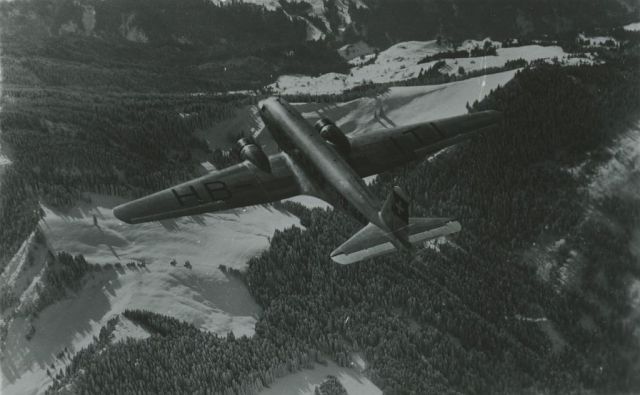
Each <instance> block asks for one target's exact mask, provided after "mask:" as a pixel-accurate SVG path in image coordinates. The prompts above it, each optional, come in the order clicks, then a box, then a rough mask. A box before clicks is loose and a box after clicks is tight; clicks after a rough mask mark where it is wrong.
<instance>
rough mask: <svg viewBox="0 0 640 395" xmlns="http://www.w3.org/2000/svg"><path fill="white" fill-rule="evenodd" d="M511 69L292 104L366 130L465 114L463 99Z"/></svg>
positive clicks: (310, 115)
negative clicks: (375, 93)
mask: <svg viewBox="0 0 640 395" xmlns="http://www.w3.org/2000/svg"><path fill="white" fill-rule="evenodd" d="M515 73H516V71H515V70H510V71H505V72H501V73H496V74H490V75H486V76H482V77H475V78H469V79H466V80H462V81H456V82H450V83H447V84H442V85H424V86H411V87H391V88H389V90H388V91H387V92H385V93H384V94H382V95H379V96H376V97H362V98H359V99H356V100H352V101H349V102H345V103H335V104H326V103H308V104H296V105H295V107H296V108H297V109H298V110H299V111H301V112H302V114H303V115H304V117H305V118H307V119H309V120H310V121H311V122H315V120H317V119H319V118H320V117H328V118H330V119H332V120H333V121H334V122H336V124H337V125H338V126H339V127H340V128H341V129H342V130H343V131H344V132H345V133H353V134H358V133H366V132H367V131H369V130H374V129H381V128H389V127H394V126H401V125H408V124H412V123H417V122H426V121H431V120H434V119H438V118H445V117H451V116H455V115H460V114H465V113H466V112H467V109H466V105H467V103H469V104H471V103H473V101H474V100H482V99H483V98H484V97H485V96H486V95H488V94H489V92H490V91H491V90H493V89H496V88H497V87H498V86H504V85H505V84H506V83H507V82H509V81H510V80H511V79H512V78H513V76H514V75H515ZM376 114H378V115H376ZM379 114H382V115H379Z"/></svg>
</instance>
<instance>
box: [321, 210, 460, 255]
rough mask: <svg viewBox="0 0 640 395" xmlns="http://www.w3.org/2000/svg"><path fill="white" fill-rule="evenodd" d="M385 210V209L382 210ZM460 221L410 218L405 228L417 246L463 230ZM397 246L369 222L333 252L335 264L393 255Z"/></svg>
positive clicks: (410, 241)
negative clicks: (391, 253)
mask: <svg viewBox="0 0 640 395" xmlns="http://www.w3.org/2000/svg"><path fill="white" fill-rule="evenodd" d="M383 211H384V210H383ZM460 229H461V226H460V223H459V222H457V221H453V220H451V219H449V218H409V220H408V226H406V227H405V231H406V234H407V242H408V243H409V244H410V245H417V244H420V243H423V242H425V241H427V240H431V239H435V238H438V237H441V236H446V235H449V234H452V233H456V232H458V231H460ZM394 250H395V247H394V245H393V243H392V242H391V240H390V238H389V235H388V234H387V233H385V231H383V230H382V229H380V228H379V227H377V226H376V225H374V224H372V223H369V224H367V225H366V226H365V227H364V228H362V229H360V230H359V231H358V232H357V233H356V234H355V235H353V236H352V237H351V238H350V239H349V240H347V241H346V242H345V243H344V244H342V245H341V246H340V247H338V248H336V249H335V250H334V251H333V252H332V253H331V259H333V261H334V262H337V263H340V264H343V265H347V264H350V263H355V262H359V261H362V260H365V259H369V258H374V257H377V256H381V255H385V254H388V253H390V252H393V251H394Z"/></svg>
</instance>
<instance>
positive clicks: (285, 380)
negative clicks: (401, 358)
mask: <svg viewBox="0 0 640 395" xmlns="http://www.w3.org/2000/svg"><path fill="white" fill-rule="evenodd" d="M328 375H333V376H335V377H336V378H337V379H338V381H340V383H341V384H342V386H343V387H344V388H345V389H346V390H347V393H348V394H349V395H382V391H381V390H380V389H379V388H378V387H376V385H375V384H373V383H372V382H371V380H369V379H368V378H366V377H365V376H364V375H363V374H362V373H359V372H357V371H356V370H354V369H350V368H343V367H340V366H338V365H336V364H335V363H333V362H328V363H327V366H323V365H319V364H316V365H315V368H314V369H311V370H309V369H305V370H302V371H300V372H297V373H293V374H289V375H287V376H284V377H281V378H279V379H276V381H275V382H274V383H273V384H271V386H270V387H269V388H266V389H264V390H262V391H261V392H260V395H313V394H314V391H315V389H316V388H317V387H318V386H319V385H320V384H322V382H323V381H324V380H325V379H326V377H327V376H328Z"/></svg>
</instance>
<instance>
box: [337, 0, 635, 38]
mask: <svg viewBox="0 0 640 395" xmlns="http://www.w3.org/2000/svg"><path fill="white" fill-rule="evenodd" d="M365 3H366V4H367V5H368V6H369V7H368V8H359V7H356V6H354V5H352V6H351V8H350V14H351V18H352V20H353V24H352V26H350V28H349V29H348V32H347V35H348V36H354V37H355V36H360V37H363V38H365V39H366V40H367V41H368V42H369V43H371V44H374V45H380V46H386V45H390V44H392V43H394V42H397V41H405V40H428V39H433V37H436V36H437V35H440V36H441V37H443V38H450V39H452V40H453V41H454V42H458V43H459V42H461V41H462V40H464V39H467V38H476V39H481V38H485V37H492V38H493V39H504V38H513V37H518V38H528V37H535V38H542V37H544V36H548V35H555V36H562V35H565V36H566V37H573V36H575V34H576V33H577V32H579V31H583V30H588V31H589V30H594V29H596V28H605V29H606V28H612V27H616V26H621V25H624V24H625V23H629V22H632V21H635V20H637V19H638V17H639V16H640V15H639V13H640V4H638V2H637V1H634V0H623V1H617V0H606V1H602V0H562V1H554V0H488V1H467V0H366V1H365Z"/></svg>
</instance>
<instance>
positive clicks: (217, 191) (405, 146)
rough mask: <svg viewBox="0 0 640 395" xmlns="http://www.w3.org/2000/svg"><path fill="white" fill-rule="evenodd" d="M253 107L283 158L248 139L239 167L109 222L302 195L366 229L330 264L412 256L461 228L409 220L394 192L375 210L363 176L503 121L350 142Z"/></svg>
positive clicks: (490, 118) (437, 125) (283, 107)
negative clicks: (416, 248)
mask: <svg viewBox="0 0 640 395" xmlns="http://www.w3.org/2000/svg"><path fill="white" fill-rule="evenodd" d="M258 106H259V111H260V116H261V117H262V119H263V120H264V123H265V125H266V127H267V128H268V129H269V131H270V133H271V135H272V136H273V138H274V140H275V141H276V143H277V144H278V145H279V147H280V149H281V152H279V153H277V154H275V155H271V156H267V155H266V154H265V153H264V152H263V150H262V148H261V147H260V146H258V145H257V144H256V143H255V142H254V141H253V140H251V139H245V138H242V139H240V140H239V141H238V143H237V146H238V149H239V152H240V157H241V158H242V159H243V160H244V161H243V162H242V163H238V164H236V165H233V166H231V167H228V168H225V169H222V170H219V171H213V172H211V173H209V174H207V175H205V176H203V177H200V178H196V179H194V180H191V181H188V182H185V183H183V184H180V185H177V186H175V187H173V188H169V189H166V190H163V191H160V192H157V193H154V194H152V195H149V196H146V197H143V198H140V199H137V200H134V201H132V202H129V203H126V204H123V205H120V206H118V207H116V208H115V209H114V214H115V216H116V217H117V218H119V219H121V220H123V221H125V222H128V223H131V224H134V223H140V222H148V221H157V220H162V219H167V218H174V217H181V216H186V215H194V214H201V213H206V212H213V211H220V210H228V209H232V208H237V207H243V206H251V205H256V204H262V203H268V202H273V201H278V200H282V199H285V198H289V197H292V196H296V195H300V194H305V195H312V196H316V197H318V198H320V199H323V200H325V201H327V202H328V203H330V204H332V205H333V206H334V207H336V208H338V209H343V210H345V211H347V212H348V213H350V214H351V215H353V216H354V217H355V218H356V219H358V220H359V221H361V222H362V223H363V224H365V226H364V228H362V229H361V230H360V231H358V232H357V233H356V234H355V235H353V236H352V237H351V238H350V239H349V240H347V241H346V242H345V243H344V244H342V245H341V246H340V247H338V248H337V249H336V250H334V251H333V252H332V253H331V258H332V259H333V260H334V261H335V262H338V263H341V264H349V263H354V262H358V261H361V260H364V259H368V258H372V257H375V256H379V255H383V254H386V253H389V252H391V251H393V250H394V247H395V248H397V249H399V250H401V251H407V252H411V251H413V248H414V246H415V245H418V244H419V243H423V242H424V241H426V240H430V239H434V238H437V237H440V236H445V235H448V234H451V233H455V232H458V231H459V230H460V229H461V227H460V224H459V223H458V222H457V221H453V220H451V219H449V218H409V201H408V198H407V195H406V194H405V193H404V192H403V191H402V190H401V189H400V187H397V186H396V187H394V188H393V189H392V190H391V191H390V192H389V195H388V197H387V199H386V201H385V202H384V204H381V202H380V201H378V199H376V198H375V197H374V196H373V195H372V193H371V192H370V191H369V190H368V189H367V187H366V186H365V183H364V182H363V180H362V178H363V177H367V176H370V175H373V174H377V173H380V172H383V171H385V170H387V169H391V168H393V167H396V166H399V165H402V164H404V163H407V162H410V161H414V160H417V159H420V158H423V157H424V156H425V155H427V154H430V153H434V152H437V151H439V150H441V149H442V148H444V147H447V146H450V145H453V144H456V143H458V142H460V141H462V140H466V139H468V138H469V137H471V136H472V135H473V134H476V133H478V132H482V131H485V130H487V129H490V128H492V127H494V126H496V124H497V123H498V122H499V121H500V119H501V115H500V113H499V112H496V111H483V112H478V113H473V114H468V115H461V116H457V117H452V118H446V119H441V120H437V121H432V122H424V123H419V124H415V125H409V126H400V127H395V128H391V129H382V130H376V131H371V132H367V133H362V134H358V135H354V136H348V135H345V134H344V133H343V132H342V131H341V130H340V129H339V128H338V127H337V126H336V125H335V124H334V123H333V122H331V121H330V120H327V119H321V120H319V121H318V122H317V123H316V124H315V127H313V126H311V124H310V123H309V122H307V121H306V120H305V119H304V118H303V117H302V115H300V113H299V112H297V111H296V110H295V109H294V108H293V107H292V106H291V105H290V104H289V103H287V102H286V101H285V100H283V99H281V98H277V97H272V98H269V99H266V100H263V101H261V102H260V103H259V105H258Z"/></svg>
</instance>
